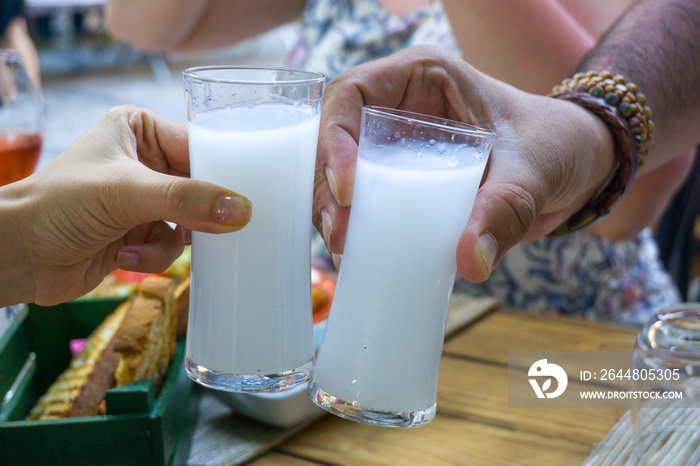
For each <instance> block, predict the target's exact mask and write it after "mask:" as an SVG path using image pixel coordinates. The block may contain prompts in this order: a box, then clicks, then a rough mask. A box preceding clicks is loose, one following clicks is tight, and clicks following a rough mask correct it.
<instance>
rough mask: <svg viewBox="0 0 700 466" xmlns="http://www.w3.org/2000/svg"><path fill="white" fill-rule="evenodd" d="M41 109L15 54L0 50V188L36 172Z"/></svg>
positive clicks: (33, 89) (39, 143)
mask: <svg viewBox="0 0 700 466" xmlns="http://www.w3.org/2000/svg"><path fill="white" fill-rule="evenodd" d="M42 106H43V105H42V100H41V95H40V93H39V91H38V90H37V89H36V87H35V86H34V84H33V82H32V80H31V79H30V78H29V76H28V74H27V71H26V69H25V68H24V65H23V63H22V60H21V59H20V57H19V55H18V54H17V53H16V52H14V51H12V50H0V186H4V185H6V184H8V183H12V182H14V181H17V180H20V179H22V178H26V177H27V176H29V175H31V174H32V173H33V172H34V170H35V169H36V166H37V163H38V162H39V156H40V155H41V144H42V136H41V134H42V126H43V122H42Z"/></svg>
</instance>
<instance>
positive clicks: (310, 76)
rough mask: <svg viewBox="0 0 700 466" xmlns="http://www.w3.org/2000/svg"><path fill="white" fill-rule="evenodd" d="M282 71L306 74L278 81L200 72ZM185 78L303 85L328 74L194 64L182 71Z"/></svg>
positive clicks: (281, 68)
mask: <svg viewBox="0 0 700 466" xmlns="http://www.w3.org/2000/svg"><path fill="white" fill-rule="evenodd" d="M244 70H248V71H282V72H287V73H299V74H302V75H306V76H305V77H300V79H281V80H276V81H270V80H264V79H260V80H256V79H241V78H221V77H216V78H214V77H206V76H201V75H200V73H205V72H207V71H244ZM182 75H183V77H184V78H187V79H196V80H198V81H202V82H208V83H221V84H255V85H260V84H269V85H275V86H277V85H292V84H293V85H300V84H301V85H303V84H313V83H316V82H324V81H325V79H326V75H325V74H323V73H319V72H318V71H309V70H304V69H301V68H287V67H283V66H240V65H206V66H194V67H191V68H187V69H186V70H184V71H183V72H182Z"/></svg>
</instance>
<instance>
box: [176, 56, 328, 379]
mask: <svg viewBox="0 0 700 466" xmlns="http://www.w3.org/2000/svg"><path fill="white" fill-rule="evenodd" d="M184 85H185V95H186V100H187V118H188V121H189V146H190V168H191V176H192V178H194V179H199V180H204V181H208V182H211V183H214V184H217V185H219V186H223V187H225V188H228V189H231V190H233V191H235V192H237V193H240V194H242V195H244V196H246V197H247V198H248V199H250V201H251V203H252V205H253V215H252V218H251V220H250V223H249V224H248V225H247V226H246V227H245V228H244V229H242V230H241V231H239V232H235V233H228V234H222V235H214V234H207V233H198V232H193V233H192V284H191V295H190V296H191V298H190V314H189V322H188V330H187V350H186V356H185V369H186V371H187V373H188V375H189V376H190V377H191V378H192V379H194V380H195V381H197V382H199V383H201V384H202V385H205V386H207V387H211V388H216V389H219V390H226V391H277V390H284V389H287V388H291V387H293V386H295V385H297V384H300V383H303V382H306V381H307V380H308V379H309V376H310V373H311V370H312V369H313V365H314V348H313V336H312V309H311V282H310V274H311V265H310V242H311V207H312V193H313V177H314V165H315V159H316V142H317V138H318V127H319V115H320V113H321V98H322V94H323V87H324V76H323V75H322V74H320V73H312V72H308V71H301V70H289V69H273V68H242V67H200V68H192V69H189V70H186V71H185V73H184Z"/></svg>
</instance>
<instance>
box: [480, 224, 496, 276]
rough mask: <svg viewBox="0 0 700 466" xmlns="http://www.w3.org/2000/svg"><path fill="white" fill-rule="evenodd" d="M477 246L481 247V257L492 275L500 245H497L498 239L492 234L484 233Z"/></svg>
mask: <svg viewBox="0 0 700 466" xmlns="http://www.w3.org/2000/svg"><path fill="white" fill-rule="evenodd" d="M476 244H477V246H479V250H480V251H481V255H482V256H483V257H484V261H485V262H486V266H487V267H488V269H489V273H491V270H492V269H493V262H494V261H495V260H496V254H498V243H496V239H495V238H494V237H493V235H491V233H484V234H483V235H481V236H479V239H477V240H476Z"/></svg>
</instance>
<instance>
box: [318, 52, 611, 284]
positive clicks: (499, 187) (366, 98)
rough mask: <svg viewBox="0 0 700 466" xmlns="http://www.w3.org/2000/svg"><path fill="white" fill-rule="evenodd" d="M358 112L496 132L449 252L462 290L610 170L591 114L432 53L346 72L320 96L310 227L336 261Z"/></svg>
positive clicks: (403, 55) (579, 200) (572, 206)
mask: <svg viewBox="0 0 700 466" xmlns="http://www.w3.org/2000/svg"><path fill="white" fill-rule="evenodd" d="M364 105H377V106H383V107H390V108H398V109H403V110H409V111H414V112H419V113H425V114H430V115H434V116H440V117H444V118H449V119H452V120H458V121H462V122H467V123H470V124H473V125H476V126H480V127H484V128H487V129H490V130H492V131H495V133H496V142H495V144H494V147H493V149H492V151H491V155H490V159H489V165H488V167H487V174H486V176H485V179H484V180H483V182H482V186H481V187H480V189H479V192H478V194H477V197H476V202H475V205H474V209H473V211H472V215H471V219H470V220H469V223H468V225H467V227H466V228H465V230H464V232H463V234H462V236H461V238H460V241H459V245H458V248H457V252H456V254H457V264H458V267H459V270H460V272H461V273H462V275H463V276H464V277H465V278H466V279H467V280H470V281H475V282H478V281H483V280H485V279H486V278H488V276H489V274H490V273H491V270H492V269H493V267H494V266H495V265H496V264H497V263H498V261H499V260H500V259H501V258H502V257H503V254H505V252H506V251H507V250H508V249H510V248H511V247H513V246H514V245H515V244H517V243H518V242H519V241H521V240H532V239H536V238H538V237H541V236H544V235H546V234H547V233H549V232H550V231H552V230H553V229H554V228H555V227H556V226H557V225H559V224H560V223H561V222H562V221H564V220H565V219H566V218H568V217H569V216H570V215H571V214H573V213H574V212H576V211H577V210H579V209H580V208H581V207H582V206H583V205H585V204H586V202H587V201H588V200H589V199H590V198H591V197H592V196H593V194H594V193H595V192H596V190H597V189H598V188H599V185H600V184H601V183H602V182H603V180H604V179H605V177H606V175H607V174H608V173H609V172H610V170H611V168H612V160H613V142H612V137H611V135H610V134H609V131H608V129H607V128H606V126H605V125H604V123H602V122H601V121H600V120H599V119H598V118H597V117H595V116H594V115H593V114H590V113H588V112H587V111H586V110H584V109H582V108H580V107H578V106H577V105H575V104H572V103H569V102H564V101H560V100H558V99H552V98H547V97H541V96H535V95H532V94H528V93H525V92H522V91H519V90H517V89H515V88H513V87H511V86H508V85H506V84H504V83H502V82H500V81H497V80H495V79H492V78H490V77H488V76H486V75H484V74H482V73H480V72H478V71H477V70H475V69H474V68H472V67H471V66H469V65H468V64H467V63H465V62H464V61H463V60H461V59H460V58H459V57H457V56H455V55H453V54H451V53H449V52H447V51H444V50H442V49H440V48H437V47H426V46H420V47H413V48H410V49H406V50H404V51H401V52H399V53H397V54H394V55H392V56H390V57H387V58H385V59H381V60H377V61H375V62H371V63H367V64H365V65H361V66H358V67H355V68H353V69H350V70H348V71H346V72H345V73H342V74H341V75H339V76H338V77H337V78H336V79H334V80H333V81H331V83H330V84H329V85H328V86H327V88H326V91H325V96H324V105H323V112H322V119H321V128H320V134H319V145H318V155H317V163H316V176H315V192H314V224H315V225H316V228H317V229H318V230H319V232H321V234H322V235H323V237H324V240H325V242H326V246H327V247H328V249H329V251H330V252H331V253H333V254H334V255H339V254H342V252H343V245H344V242H345V233H346V230H347V223H348V217H349V212H350V204H351V201H352V191H353V183H354V173H355V163H356V159H357V141H358V138H359V134H360V115H361V109H362V106H364ZM416 214H417V215H416V222H420V221H421V219H420V217H419V212H417V213H416Z"/></svg>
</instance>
